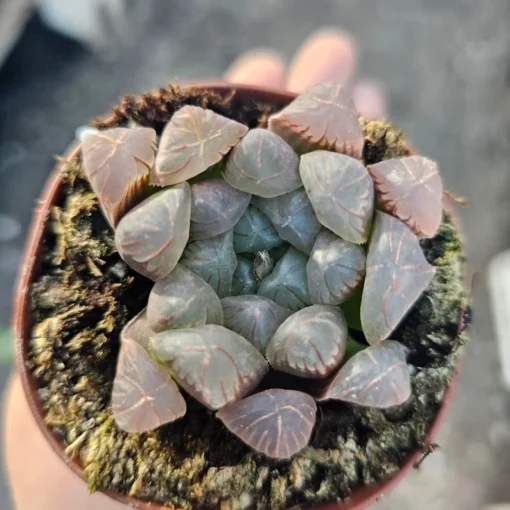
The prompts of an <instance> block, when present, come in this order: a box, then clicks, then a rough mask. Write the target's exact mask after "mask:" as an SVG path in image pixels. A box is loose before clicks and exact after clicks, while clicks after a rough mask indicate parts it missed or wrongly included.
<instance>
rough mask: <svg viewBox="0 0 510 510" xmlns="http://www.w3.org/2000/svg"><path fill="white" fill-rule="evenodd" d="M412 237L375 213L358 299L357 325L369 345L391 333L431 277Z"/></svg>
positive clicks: (396, 223) (399, 224)
mask: <svg viewBox="0 0 510 510" xmlns="http://www.w3.org/2000/svg"><path fill="white" fill-rule="evenodd" d="M435 271H436V269H435V267H433V266H431V265H430V264H429V263H428V262H427V261H426V260H425V256H424V255H423V251H422V249H421V247H420V243H419V242H418V239H417V238H416V236H415V235H414V234H413V233H412V232H411V230H409V228H407V227H406V226H405V225H404V224H403V223H402V222H401V221H400V220H397V219H396V218H393V217H392V216H389V215H388V214H385V213H382V212H379V211H377V212H376V214H375V224H374V231H373V233H372V238H371V240H370V247H369V249H368V257H367V276H366V279H365V286H364V288H363V295H362V299H361V324H362V326H363V332H364V333H365V337H366V339H367V341H368V343H370V344H378V343H380V342H382V341H383V340H385V339H386V338H388V336H389V335H390V334H391V333H392V331H393V330H394V329H395V328H396V327H397V326H398V324H399V323H400V321H401V320H402V319H403V318H404V316H405V315H406V314H407V312H408V311H409V309H410V308H411V307H412V306H413V304H414V303H415V301H416V300H417V299H418V298H419V297H420V296H421V294H422V292H423V291H424V290H425V289H426V288H427V286H428V285H429V283H430V281H431V280H432V277H433V276H434V274H435Z"/></svg>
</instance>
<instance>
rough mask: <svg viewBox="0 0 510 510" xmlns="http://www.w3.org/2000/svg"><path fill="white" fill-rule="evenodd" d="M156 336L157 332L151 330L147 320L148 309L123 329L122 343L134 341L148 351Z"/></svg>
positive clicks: (121, 334) (121, 333)
mask: <svg viewBox="0 0 510 510" xmlns="http://www.w3.org/2000/svg"><path fill="white" fill-rule="evenodd" d="M154 334H155V331H154V330H153V329H152V328H151V326H150V325H149V321H148V319H147V308H144V309H143V310H142V311H141V312H140V313H139V314H137V315H135V316H134V317H133V318H132V319H131V320H130V321H129V322H128V323H127V324H126V325H125V326H124V327H123V328H122V331H121V332H120V342H121V344H122V342H124V341H125V340H126V339H129V340H134V341H135V342H136V343H138V344H140V345H141V346H142V347H143V348H144V349H148V348H149V341H150V339H151V336H152V335H154Z"/></svg>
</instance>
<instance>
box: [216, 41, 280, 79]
mask: <svg viewBox="0 0 510 510" xmlns="http://www.w3.org/2000/svg"><path fill="white" fill-rule="evenodd" d="M285 68H286V66H285V61H284V60H283V58H282V57H281V55H279V54H278V53H276V52H274V51H271V50H265V49H254V50H251V51H247V52H246V53H243V54H242V55H241V56H240V57H238V58H237V59H236V60H234V62H232V64H231V65H230V67H229V68H228V69H227V71H226V72H225V74H224V77H225V79H226V80H227V81H229V82H231V83H244V84H248V85H256V86H259V87H274V88H282V87H283V86H284V83H285Z"/></svg>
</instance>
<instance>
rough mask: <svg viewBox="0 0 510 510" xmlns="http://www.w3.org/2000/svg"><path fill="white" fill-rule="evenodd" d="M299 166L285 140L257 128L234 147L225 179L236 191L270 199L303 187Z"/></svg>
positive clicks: (224, 173) (224, 174)
mask: <svg viewBox="0 0 510 510" xmlns="http://www.w3.org/2000/svg"><path fill="white" fill-rule="evenodd" d="M298 165H299V158H298V156H297V154H296V153H295V152H294V151H293V150H292V148H291V147H290V146H289V145H288V144H287V143H286V142H285V141H284V140H282V139H281V138H280V137H279V136H278V135H275V134H274V133H272V132H271V131H268V130H267V129H260V128H255V129H251V130H250V131H248V133H247V134H246V135H245V137H244V138H243V139H242V140H241V141H240V142H239V143H238V144H237V145H236V146H235V147H234V149H233V150H232V153H231V154H230V156H229V157H228V160H227V164H226V165H225V170H224V172H223V176H224V178H225V180H226V181H227V182H228V183H229V184H230V185H231V186H233V187H234V188H236V189H240V190H242V191H246V192H247V193H251V194H253V195H257V196H260V197H264V198H271V197H276V196H278V195H283V194H284V193H289V192H290V191H294V190H296V189H298V188H300V187H301V179H300V178H299V172H298Z"/></svg>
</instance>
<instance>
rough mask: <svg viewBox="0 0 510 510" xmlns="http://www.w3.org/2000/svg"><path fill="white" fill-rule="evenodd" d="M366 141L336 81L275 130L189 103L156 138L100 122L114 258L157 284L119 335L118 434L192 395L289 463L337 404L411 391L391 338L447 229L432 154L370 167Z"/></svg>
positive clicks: (423, 285) (90, 142) (91, 153)
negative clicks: (433, 244)
mask: <svg viewBox="0 0 510 510" xmlns="http://www.w3.org/2000/svg"><path fill="white" fill-rule="evenodd" d="M364 143H365V141H364V134H363V129H362V126H361V124H360V120H359V118H358V115H357V112H356V111H355V108H354V105H353V102H352V100H351V99H350V97H349V96H348V94H347V93H346V92H345V90H343V89H342V88H341V87H339V86H336V85H332V84H327V83H326V84H320V85H316V86H313V87H311V88H310V89H308V90H306V91H305V92H304V93H303V94H301V95H300V96H298V97H297V98H296V99H295V100H294V101H292V102H291V103H290V104H289V105H288V106H286V107H285V108H284V109H283V110H281V111H279V112H276V113H274V114H272V116H270V118H269V121H268V124H267V128H263V127H256V128H253V129H248V128H247V127H246V126H245V125H243V124H240V123H238V122H236V121H234V120H232V119H230V118H227V117H224V116H222V115H220V114H219V113H216V112H214V111H212V110H209V109H207V108H202V107H200V106H184V107H182V108H181V109H179V110H177V111H176V112H175V113H174V114H173V116H172V117H171V118H170V120H169V121H168V123H167V124H166V125H165V126H164V128H163V129H162V132H161V136H160V137H158V136H157V134H156V131H155V130H154V129H151V128H146V127H139V126H137V125H133V126H131V127H118V128H111V129H104V130H100V131H98V132H95V133H91V134H88V136H87V137H86V138H85V140H84V142H83V146H82V160H83V165H84V169H85V172H86V175H87V177H88V179H89V182H90V184H91V186H92V188H93V190H94V192H95V193H96V195H97V197H98V199H99V203H100V205H101V208H102V211H103V214H104V216H105V218H106V219H107V220H108V222H109V224H110V225H111V226H112V228H114V229H115V243H116V247H117V250H118V253H119V254H120V256H121V257H122V259H123V260H124V261H125V262H126V263H127V264H128V265H129V266H131V267H132V268H133V269H134V270H135V271H137V272H138V273H140V274H141V275H143V276H145V277H147V278H149V279H151V280H152V281H153V282H154V286H153V288H152V291H151V293H150V296H149V298H148V301H147V306H146V309H145V310H143V311H142V312H140V313H139V314H138V315H137V316H135V317H133V318H131V320H130V321H129V322H128V323H127V325H126V326H125V327H124V329H123V331H122V334H121V337H120V341H121V347H120V353H119V356H118V361H117V371H116V376H115V380H114V384H113V392H112V396H111V407H112V409H113V416H114V419H115V421H116V423H117V425H118V426H119V427H120V428H121V429H123V430H125V431H127V432H137V433H141V432H146V431H149V430H153V429H155V428H158V427H160V426H162V425H164V424H165V423H169V422H173V421H176V420H179V419H180V418H181V417H183V416H184V415H185V414H186V407H187V405H189V402H190V397H192V398H193V401H198V403H199V404H198V405H201V406H205V407H206V408H208V409H210V410H211V412H215V413H216V416H217V418H218V419H219V420H221V421H222V422H223V424H224V425H225V427H227V429H228V430H229V431H230V432H231V433H232V434H234V435H236V436H237V437H239V438H240V439H241V440H242V441H243V442H245V443H246V444H247V445H249V446H250V447H251V448H252V449H254V450H256V451H258V452H261V453H262V454H264V455H266V456H267V457H271V458H276V459H288V458H290V457H292V456H293V455H295V454H296V453H298V452H299V451H301V450H302V449H303V448H305V447H306V446H307V444H308V443H309V441H310V437H311V435H312V431H313V429H314V425H315V422H316V416H317V410H318V406H321V405H322V403H323V402H325V401H329V400H339V401H343V402H346V403H348V404H347V405H357V406H366V407H374V408H389V407H393V406H399V405H401V404H403V403H404V402H406V400H407V399H408V398H409V396H410V394H411V373H410V369H409V367H408V364H407V360H406V355H407V350H406V348H405V347H404V345H403V344H401V343H399V342H398V341H396V340H394V339H392V334H393V332H394V331H395V329H396V328H397V326H398V325H399V324H400V323H401V321H402V320H403V319H404V317H406V315H407V314H408V312H409V311H410V310H411V308H412V307H413V305H414V304H415V303H416V301H417V300H418V298H419V297H420V296H421V295H422V294H423V292H424V291H425V290H426V289H427V287H428V286H429V284H430V282H431V280H432V278H433V276H434V274H435V268H434V267H433V266H432V265H430V264H429V263H428V262H427V260H426V258H425V256H424V253H423V250H422V248H421V246H420V240H421V239H424V238H432V237H434V235H435V234H436V232H437V230H438V228H439V226H440V224H441V221H442V198H443V189H442V183H441V178H440V175H439V170H438V167H437V165H436V164H435V163H434V162H432V161H430V160H428V159H426V158H424V157H421V156H405V157H401V158H396V159H386V160H384V161H381V162H380V163H376V164H371V165H368V166H367V165H366V164H365V161H364V159H363V147H364ZM289 377H290V380H292V381H295V384H294V386H292V385H290V387H289ZM193 405H196V403H194V404H193Z"/></svg>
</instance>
